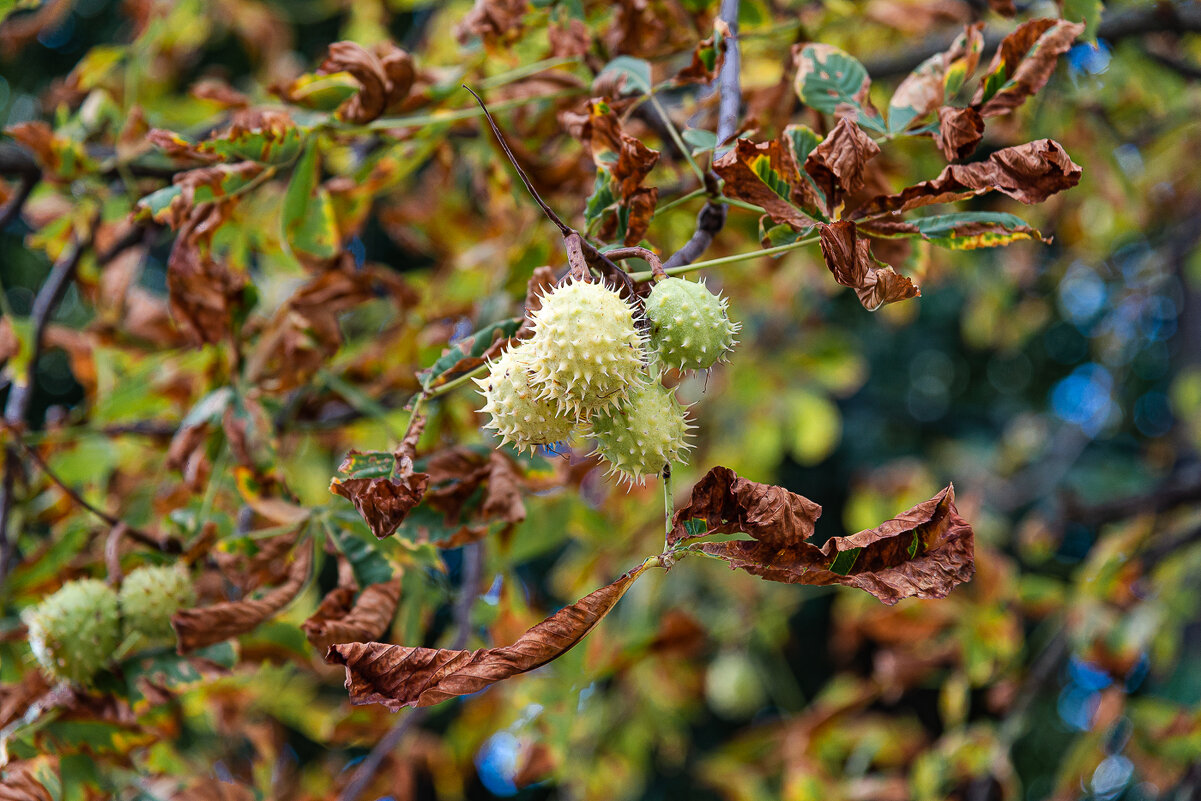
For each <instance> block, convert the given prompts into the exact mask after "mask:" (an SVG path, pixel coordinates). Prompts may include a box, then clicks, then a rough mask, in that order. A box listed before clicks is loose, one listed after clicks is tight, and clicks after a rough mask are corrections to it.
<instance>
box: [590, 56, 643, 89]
mask: <svg viewBox="0 0 1201 801" xmlns="http://www.w3.org/2000/svg"><path fill="white" fill-rule="evenodd" d="M610 73H614V74H616V75H618V76H624V77H625V79H626V84H625V89H626V90H627V91H628V90H631V89H632V90H635V91H636V92H640V93H642V94H646V95H649V94H650V93H651V88H652V84H651V65H650V63H649V62H647V61H645V60H643V59H641V58H634V57H633V56H618V57H617V58H615V59H613V60H612V61H610V62H609V63H608V64H606V65H605V68H604V69H603V70H601V71H600V75H597V76H596V79H597V80H598V81H601V80H604V77H605V76H606V75H608V74H610Z"/></svg>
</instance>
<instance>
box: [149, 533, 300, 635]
mask: <svg viewBox="0 0 1201 801" xmlns="http://www.w3.org/2000/svg"><path fill="white" fill-rule="evenodd" d="M312 561H313V549H312V546H311V545H310V544H305V545H302V546H301V548H300V550H299V552H298V553H297V554H296V556H295V558H294V559H293V561H292V566H291V568H289V570H288V578H287V581H285V582H284V583H283V584H281V585H279V586H278V587H276V588H274V589H272V590H269V591H268V592H266V593H264V594H263V596H262V597H261V598H255V599H250V600H245V599H244V600H241V601H225V602H223V603H217V604H213V605H211V606H204V607H197V608H195V609H181V610H180V611H178V612H176V613H175V615H174V616H173V617H172V618H171V625H172V626H173V627H174V628H175V633H176V635H177V637H178V639H179V646H178V650H179V653H181V654H186V653H187V652H188V651H194V650H196V649H197V648H203V647H205V646H206V645H212V644H214V643H218V642H221V641H222V640H228V639H229V638H231V637H236V636H238V635H239V634H245V633H246V632H248V631H250V630H251V629H254V628H255V627H256V626H258V625H259V624H260V623H262V622H263V621H265V620H267V619H268V618H270V617H271V616H273V615H274V614H275V613H277V612H279V611H280V610H281V609H283V608H284V607H285V606H287V605H288V604H289V603H291V602H292V599H293V598H295V597H296V594H297V593H299V592H300V588H301V587H302V586H303V585H304V582H305V581H306V580H307V579H308V575H309V566H310V565H311V564H312Z"/></svg>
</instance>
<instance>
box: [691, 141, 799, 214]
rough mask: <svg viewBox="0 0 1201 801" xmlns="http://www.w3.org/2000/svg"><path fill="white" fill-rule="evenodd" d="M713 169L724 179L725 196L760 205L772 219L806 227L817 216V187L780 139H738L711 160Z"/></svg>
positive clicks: (723, 189)
mask: <svg viewBox="0 0 1201 801" xmlns="http://www.w3.org/2000/svg"><path fill="white" fill-rule="evenodd" d="M713 171H714V172H716V173H717V174H718V176H719V177H720V178H721V179H722V180H723V181H724V182H725V183H724V185H723V187H722V191H723V192H724V193H725V194H726V195H728V196H729V197H732V198H736V199H738V200H744V201H746V202H747V203H753V204H755V205H756V206H759V207H761V208H762V209H763V210H764V211H766V212H767V213H768V215H769V216H770V217H771V218H772V220H774V221H775V222H778V223H781V224H784V225H788V226H791V227H792V229H793V230H795V231H809V230H812V229H813V227H814V226H815V225H817V220H816V219H815V218H814V217H813V215H811V214H810V213H809V212H808V211H807V209H814V210H816V207H817V204H818V195H817V190H816V189H814V187H813V185H812V184H810V182H809V180H808V179H807V178H805V177H802V174H801V172H800V170H799V169H798V168H797V164H796V162H795V161H793V157H792V153H791V151H790V150H789V149H788V148H786V147H785V146H784V145H783V144H782V143H781V141H780V140H772V141H770V142H760V143H755V142H751V141H749V140H747V139H739V140H737V142H735V145H734V147H733V148H732V149H731V150H729V151H727V152H726V153H725V154H724V155H722V156H721V158H719V159H717V160H716V161H714V162H713Z"/></svg>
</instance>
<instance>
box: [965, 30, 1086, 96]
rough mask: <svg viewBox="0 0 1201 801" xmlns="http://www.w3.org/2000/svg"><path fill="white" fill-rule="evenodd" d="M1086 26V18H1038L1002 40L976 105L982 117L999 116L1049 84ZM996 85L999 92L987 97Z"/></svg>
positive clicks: (977, 93)
mask: <svg viewBox="0 0 1201 801" xmlns="http://www.w3.org/2000/svg"><path fill="white" fill-rule="evenodd" d="M1084 27H1085V26H1084V23H1082V22H1069V21H1067V20H1059V19H1034V20H1030V21H1029V22H1025V23H1023V24H1021V25H1019V26H1018V29H1017V30H1016V31H1014V32H1013V33H1011V34H1009V35H1008V36H1006V37H1005V38H1004V39H1003V40H1002V41H1001V46H1000V47H999V48H998V49H997V52H996V54H995V55H994V56H993V60H992V63H991V64H989V66H988V70H987V72H986V73H985V78H984V80H983V81H981V83H980V86H979V87H977V89H976V94H975V96H974V97H973V98H972V106H973V107H974V108H976V109H977V110H978V111H979V112H980V116H981V117H995V116H997V115H1000V114H1006V113H1008V112H1010V111H1012V110H1013V109H1015V108H1017V107H1018V106H1020V105H1021V104H1022V103H1024V102H1026V98H1028V97H1030V96H1032V95H1034V94H1035V93H1037V92H1038V90H1040V89H1042V88H1043V86H1045V85H1046V83H1047V81H1048V80H1049V79H1050V78H1051V74H1052V73H1054V72H1055V65H1056V64H1057V63H1058V61H1059V57H1060V56H1061V55H1063V54H1064V53H1066V52H1067V51H1068V50H1070V49H1071V47H1072V42H1074V41H1075V40H1076V37H1077V36H1079V35H1080V34H1081V33H1082V32H1083V31H1084ZM998 84H999V88H997V86H998ZM993 89H995V92H996V93H995V94H993V95H992V96H991V97H989V98H988V99H987V100H985V95H986V94H988V93H989V92H990V91H992V90H993Z"/></svg>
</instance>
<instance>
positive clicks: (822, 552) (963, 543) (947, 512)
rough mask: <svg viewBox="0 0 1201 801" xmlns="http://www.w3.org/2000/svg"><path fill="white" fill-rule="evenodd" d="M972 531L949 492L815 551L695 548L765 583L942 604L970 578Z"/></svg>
mask: <svg viewBox="0 0 1201 801" xmlns="http://www.w3.org/2000/svg"><path fill="white" fill-rule="evenodd" d="M974 546H975V539H974V535H973V533H972V528H971V526H970V525H968V523H967V521H965V520H964V519H963V518H962V517H960V516H959V511H958V510H957V509H956V508H955V488H954V486H952V485H948V486H947V487H946V489H944V490H943V491H942V492H940V493H939V494H938V495H936V496H934V497H933V498H931V499H930V500H928V501H925V502H923V503H920V504H918V505H917V506H915V507H913V508H912V509H910V510H909V511H907V512H905V513H904V514H901V515H899V516H897V517H895V518H893V519H892V520H888V521H886V522H884V523H882V524H880V525H879V526H877V527H876V528H874V529H870V530H868V531H861V532H859V533H858V534H853V535H851V536H849V537H832V538H831V539H829V540H828V541H827V542H826V544H825V545H823V546H822V547H821V548H818V547H817V546H814V545H810V544H808V543H802V544H800V545H796V546H790V547H787V548H783V549H781V548H779V546H778V544H775V543H771V542H764V541H759V540H735V541H731V542H709V543H703V544H702V545H701V546H700V549H701V550H702V551H704V552H705V553H707V554H710V555H712V556H718V557H720V558H722V559H725V560H726V561H727V562H729V563H730V567H732V568H740V569H742V570H745V571H747V572H748V573H752V574H754V575H756V576H759V577H761V578H765V579H767V580H769V581H781V582H784V583H786V584H818V585H825V584H842V585H845V586H848V587H857V588H859V589H861V590H864V591H865V592H868V593H871V594H872V595H874V596H875V597H877V598H879V599H880V600H881V601H883V602H884V603H886V604H888V605H890V606H891V605H892V604H895V603H896V602H897V601H899V600H901V599H902V598H945V597H946V595H947V593H949V592H950V591H951V590H952V589H953V588H954V587H956V586H958V585H959V584H962V583H964V582H966V581H970V580H971V578H972V576H973V575H974V574H975V572H976V566H975V561H974V559H975V555H974Z"/></svg>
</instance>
